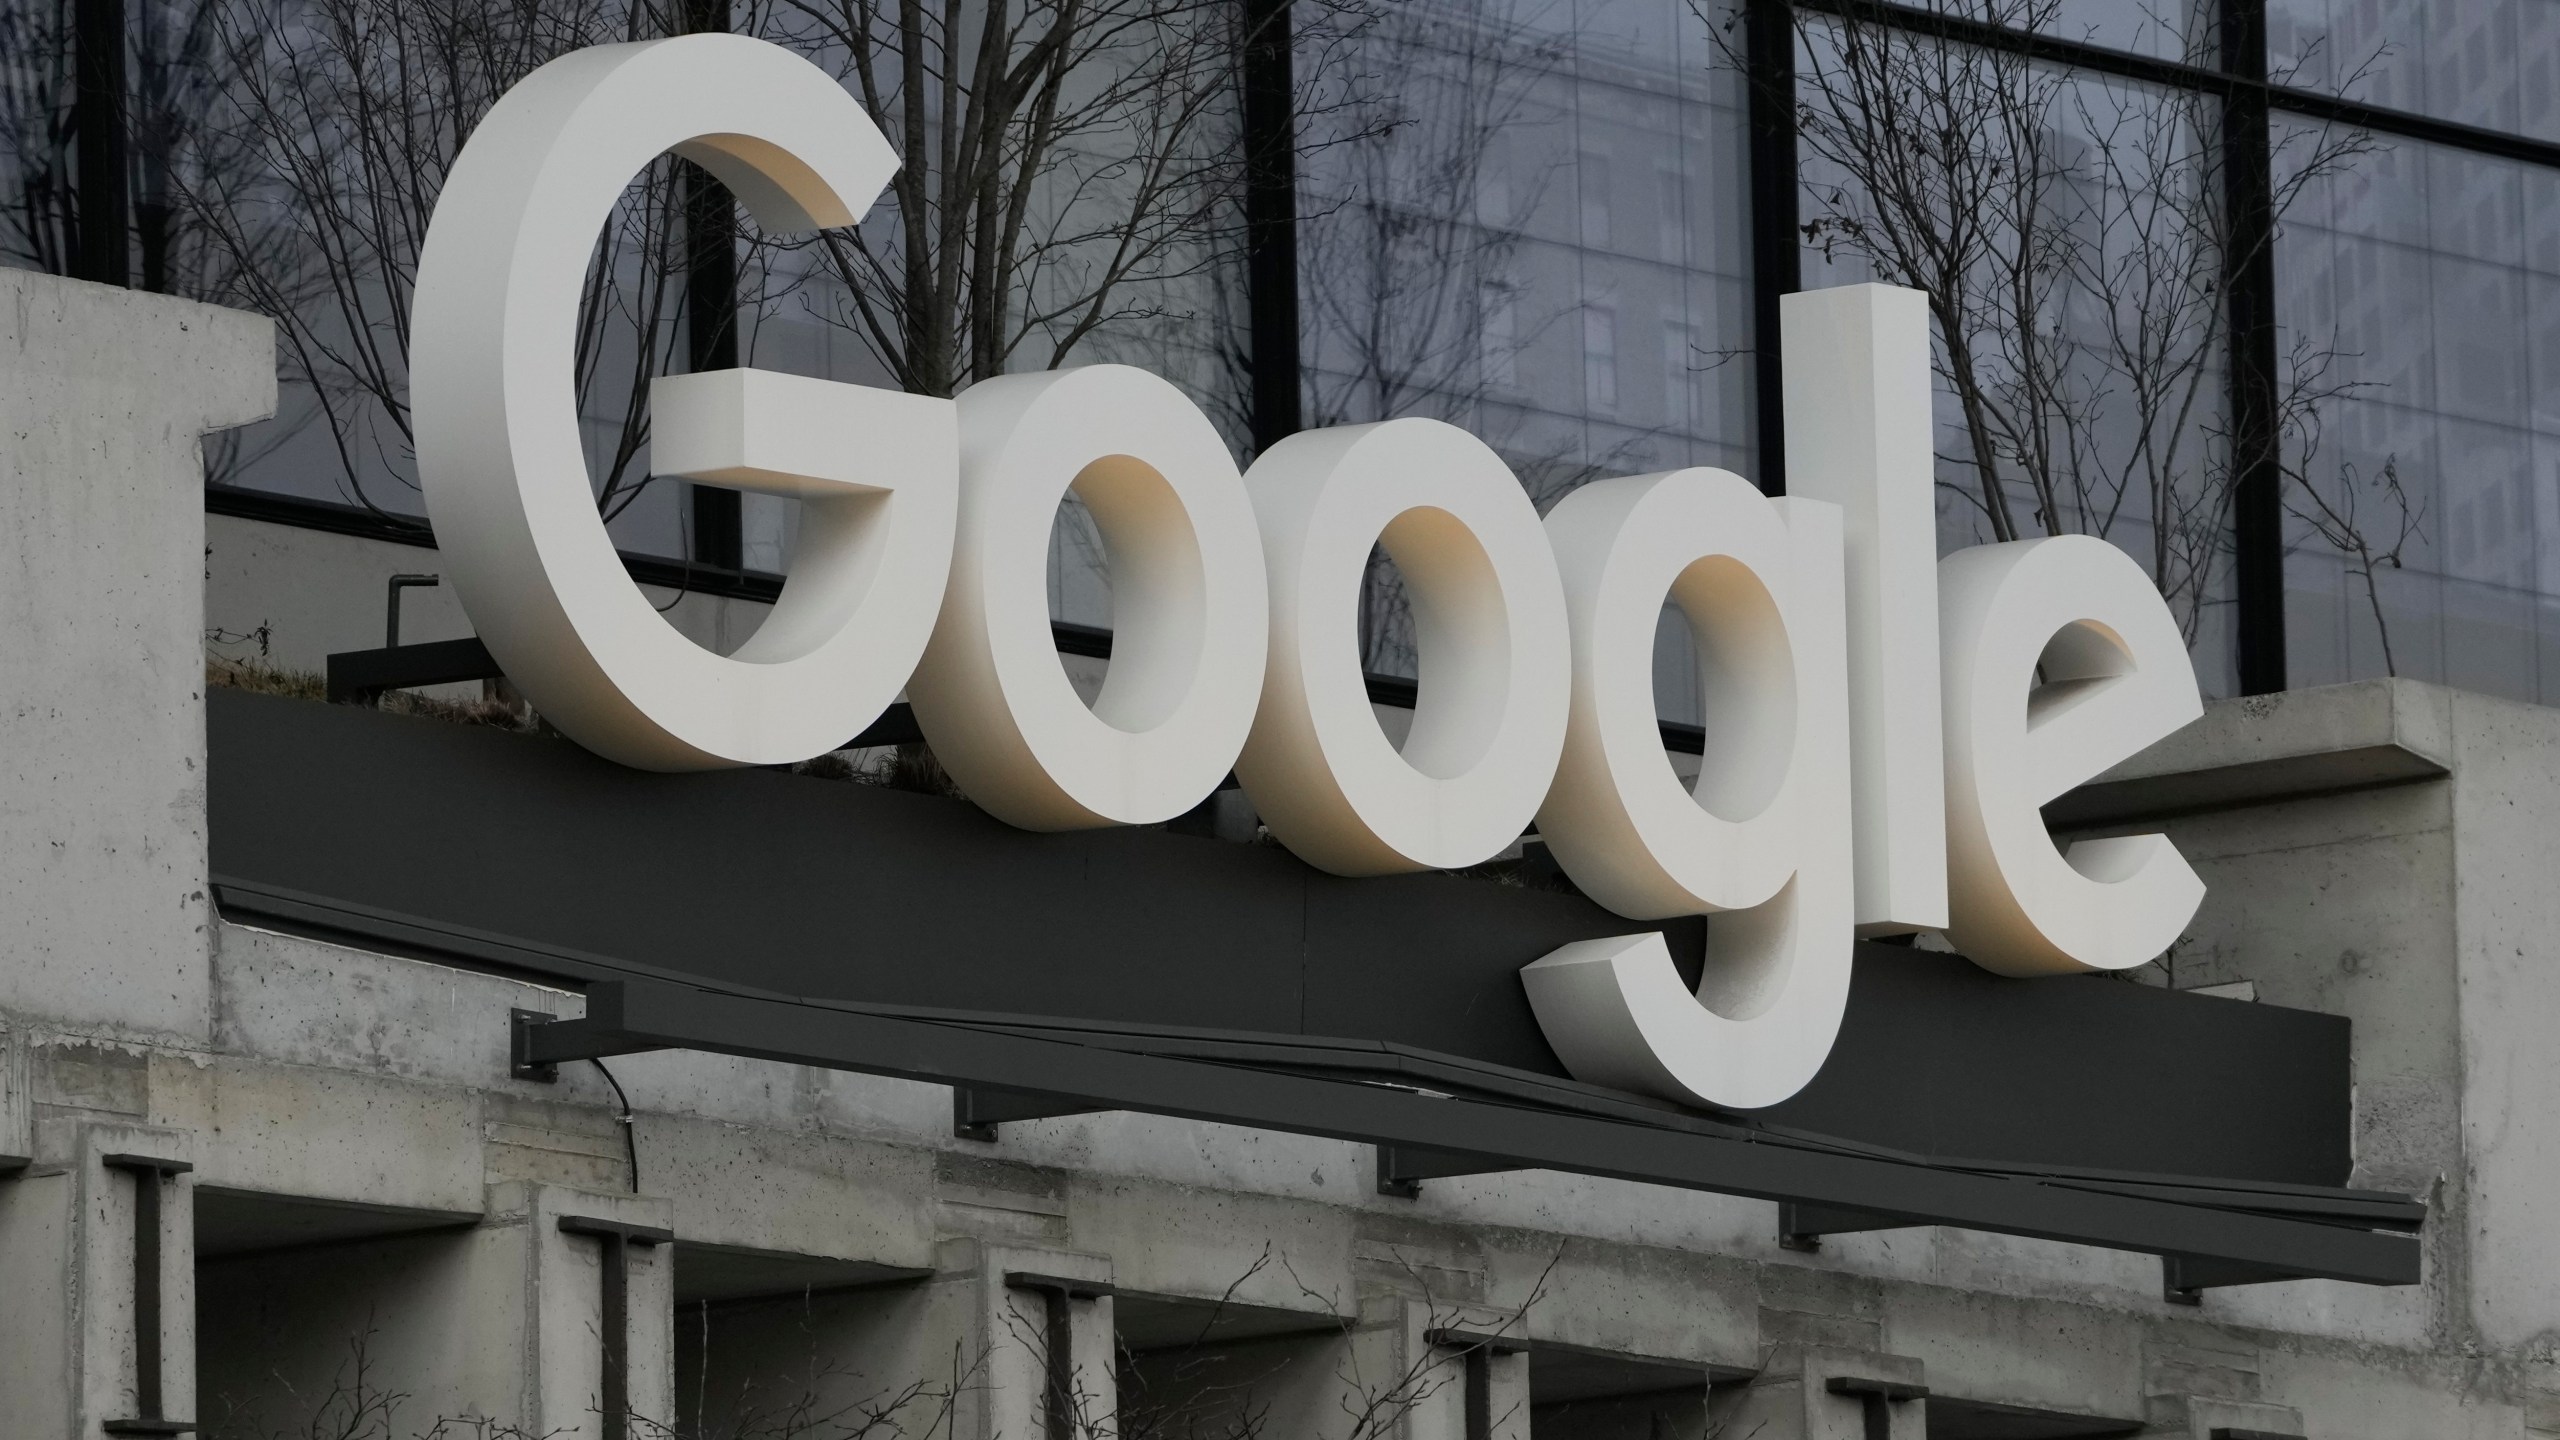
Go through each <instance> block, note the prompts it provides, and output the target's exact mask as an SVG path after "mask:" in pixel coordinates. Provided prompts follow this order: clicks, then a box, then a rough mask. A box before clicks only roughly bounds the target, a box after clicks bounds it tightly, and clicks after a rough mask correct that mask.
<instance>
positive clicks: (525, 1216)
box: [468, 1181, 675, 1440]
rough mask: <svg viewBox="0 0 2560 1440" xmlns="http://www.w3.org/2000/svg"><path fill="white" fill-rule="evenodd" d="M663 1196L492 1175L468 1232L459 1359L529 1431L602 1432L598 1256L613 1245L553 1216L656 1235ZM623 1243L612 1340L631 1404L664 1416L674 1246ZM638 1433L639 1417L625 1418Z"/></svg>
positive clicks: (668, 1218)
mask: <svg viewBox="0 0 2560 1440" xmlns="http://www.w3.org/2000/svg"><path fill="white" fill-rule="evenodd" d="M674 1209H675V1207H674V1206H673V1205H672V1204H671V1203H670V1202H668V1201H665V1200H658V1199H652V1198H649V1197H646V1196H640V1195H614V1194H595V1193H592V1192H588V1191H581V1190H570V1189H566V1188H563V1187H561V1186H556V1185H539V1184H533V1183H530V1182H526V1181H509V1182H507V1183H505V1184H502V1185H496V1186H492V1187H491V1189H490V1192H489V1216H488V1219H487V1220H485V1221H483V1222H482V1223H481V1225H480V1226H479V1227H478V1228H477V1229H476V1230H475V1231H474V1232H473V1233H474V1238H475V1239H476V1240H477V1241H478V1242H479V1243H478V1246H477V1250H478V1254H477V1255H475V1256H474V1258H473V1261H472V1281H473V1284H472V1286H471V1294H470V1296H469V1304H470V1306H471V1311H470V1316H471V1319H470V1320H469V1322H468V1323H470V1324H472V1326H473V1328H475V1329H478V1330H480V1331H481V1335H480V1336H479V1337H478V1339H477V1343H476V1344H474V1345H473V1346H472V1349H473V1351H474V1352H475V1353H473V1354H472V1355H471V1356H470V1357H469V1361H468V1369H469V1370H471V1371H473V1372H476V1373H482V1374H485V1375H486V1376H487V1377H488V1380H489V1382H490V1383H489V1385H488V1386H487V1393H488V1394H490V1395H491V1396H492V1397H493V1398H495V1397H498V1396H505V1397H506V1398H507V1403H509V1404H510V1408H511V1410H512V1414H511V1415H506V1416H501V1417H499V1418H502V1419H507V1420H509V1421H511V1422H512V1423H513V1424H515V1425H517V1426H518V1427H520V1428H521V1429H523V1430H524V1431H525V1432H526V1433H528V1434H533V1435H543V1436H557V1437H559V1440H602V1437H605V1436H608V1435H610V1434H611V1433H612V1432H611V1431H610V1430H609V1428H608V1427H607V1424H606V1417H605V1413H604V1400H605V1396H604V1379H605V1343H606V1331H605V1315H604V1311H605V1294H606V1290H605V1285H606V1276H605V1266H606V1262H607V1258H608V1256H609V1255H610V1254H611V1250H612V1247H611V1246H610V1245H609V1244H608V1243H607V1242H606V1241H604V1240H603V1239H600V1238H598V1237H596V1236H594V1235H590V1234H581V1233H572V1231H570V1230H564V1229H563V1228H562V1223H561V1222H562V1221H564V1220H568V1221H572V1222H599V1221H600V1222H603V1223H604V1224H607V1225H621V1226H629V1227H635V1228H638V1229H643V1230H652V1231H655V1232H657V1233H658V1234H660V1235H664V1234H665V1233H666V1232H667V1231H668V1229H669V1227H670V1225H671V1224H672V1222H673V1220H674ZM622 1248H623V1257H624V1260H625V1263H626V1266H627V1269H626V1271H625V1278H624V1311H625V1314H624V1330H623V1342H624V1344H625V1346H626V1347H627V1348H626V1349H625V1350H624V1352H623V1353H624V1356H625V1358H626V1365H627V1382H626V1392H625V1393H626V1400H627V1403H628V1405H629V1407H630V1414H631V1415H633V1416H634V1417H637V1418H638V1419H639V1420H641V1421H644V1422H651V1423H654V1424H656V1425H672V1424H673V1423H674V1416H675V1256H674V1251H673V1250H672V1249H671V1248H670V1247H669V1246H668V1245H666V1244H663V1243H659V1244H628V1245H626V1246H624V1247H622ZM625 1433H627V1434H629V1435H631V1436H634V1437H637V1436H645V1435H647V1434H648V1433H650V1431H649V1425H647V1424H642V1425H634V1426H630V1427H626V1431H625Z"/></svg>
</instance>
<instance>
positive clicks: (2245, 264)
mask: <svg viewBox="0 0 2560 1440" xmlns="http://www.w3.org/2000/svg"><path fill="white" fill-rule="evenodd" d="M2220 8H2221V16H2220V19H2221V25H2222V68H2223V69H2224V70H2225V71H2227V72H2229V73H2230V74H2231V75H2232V76H2233V77H2234V78H2235V79H2237V80H2239V81H2240V82H2241V83H2240V84H2237V85H2234V86H2232V87H2231V88H2230V89H2229V91H2228V92H2226V93H2227V98H2226V99H2225V101H2224V103H2223V111H2222V167H2223V177H2222V179H2223V203H2224V206H2225V209H2226V210H2227V212H2228V214H2227V217H2226V219H2227V225H2228V238H2227V239H2226V240H2225V242H2224V244H2225V249H2224V252H2223V294H2224V297H2225V303H2226V304H2227V305H2228V306H2229V307H2230V315H2229V323H2230V327H2231V381H2230V384H2231V465H2232V481H2233V483H2232V492H2231V530H2232V535H2231V540H2232V550H2233V564H2232V578H2233V581H2234V583H2235V586H2236V588H2237V590H2238V595H2237V600H2238V606H2237V609H2238V620H2239V633H2238V635H2237V637H2236V640H2237V644H2236V646H2235V649H2236V651H2237V654H2238V660H2239V671H2240V676H2239V679H2240V693H2241V694H2243V695H2268V694H2273V693H2274V692H2276V691H2279V690H2282V689H2283V688H2285V653H2284V650H2285V643H2284V469H2283V455H2282V453H2281V450H2280V447H2281V446H2282V444H2283V440H2284V437H2283V435H2282V434H2281V433H2280V432H2279V429H2278V421H2277V416H2276V383H2277V382H2276V368H2277V366H2276V313H2275V312H2276V258H2275V205H2274V198H2273V192H2274V180H2273V177H2272V175H2271V173H2270V169H2271V165H2272V150H2271V146H2270V142H2269V139H2268V123H2267V94H2266V90H2265V88H2264V84H2265V81H2266V78H2267V5H2266V0H2221V7H2220Z"/></svg>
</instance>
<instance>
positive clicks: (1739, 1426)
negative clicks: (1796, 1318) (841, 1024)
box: [1714, 1345, 1929, 1440]
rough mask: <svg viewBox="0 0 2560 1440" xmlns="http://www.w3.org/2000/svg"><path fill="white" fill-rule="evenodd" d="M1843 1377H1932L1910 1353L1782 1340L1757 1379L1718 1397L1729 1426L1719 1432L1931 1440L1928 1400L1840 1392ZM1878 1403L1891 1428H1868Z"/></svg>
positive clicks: (1913, 1381)
mask: <svg viewBox="0 0 2560 1440" xmlns="http://www.w3.org/2000/svg"><path fill="white" fill-rule="evenodd" d="M1835 1379H1840V1380H1847V1381H1850V1382H1853V1383H1854V1382H1877V1381H1880V1382H1884V1383H1885V1384H1886V1385H1887V1386H1918V1385H1922V1384H1924V1383H1925V1380H1924V1378H1923V1374H1922V1369H1921V1364H1920V1362H1919V1361H1918V1360H1915V1359H1912V1358H1911V1357H1909V1356H1906V1355H1886V1354H1881V1353H1878V1352H1875V1351H1867V1350H1841V1349H1834V1348H1831V1347H1828V1346H1819V1345H1781V1346H1779V1347H1778V1348H1777V1349H1776V1350H1775V1351H1773V1352H1771V1354H1770V1356H1769V1359H1768V1361H1767V1363H1765V1364H1764V1365H1762V1366H1761V1367H1760V1374H1759V1376H1758V1377H1757V1378H1756V1379H1754V1380H1752V1381H1751V1383H1750V1384H1748V1385H1740V1386H1735V1387H1734V1388H1733V1389H1732V1390H1731V1391H1729V1392H1726V1393H1724V1394H1720V1395H1719V1396H1718V1397H1717V1398H1716V1401H1715V1404H1714V1411H1715V1418H1716V1420H1717V1422H1718V1423H1719V1424H1720V1425H1721V1426H1722V1427H1723V1428H1722V1430H1720V1431H1719V1432H1717V1433H1720V1434H1727V1435H1750V1436H1753V1437H1755V1440H1927V1436H1928V1433H1929V1415H1928V1401H1926V1400H1921V1399H1911V1400H1883V1399H1871V1398H1869V1397H1867V1396H1864V1395H1843V1394H1836V1393H1834V1392H1833V1391H1832V1388H1831V1382H1832V1381H1833V1380H1835ZM1878 1406H1880V1407H1881V1410H1882V1419H1883V1423H1884V1426H1885V1429H1884V1431H1883V1432H1882V1433H1881V1434H1878V1433H1877V1432H1876V1431H1874V1430H1871V1429H1870V1428H1869V1426H1868V1413H1869V1410H1870V1409H1871V1408H1873V1407H1878Z"/></svg>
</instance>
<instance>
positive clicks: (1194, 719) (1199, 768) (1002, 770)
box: [907, 365, 1269, 830]
mask: <svg viewBox="0 0 2560 1440" xmlns="http://www.w3.org/2000/svg"><path fill="white" fill-rule="evenodd" d="M960 435H961V441H960V447H961V449H960V456H961V458H960V520H959V532H958V540H957V543H956V545H955V546H954V549H953V552H952V563H951V583H950V585H949V587H948V589H947V590H946V591H945V592H944V595H943V602H942V615H941V618H940V620H939V621H938V622H937V623H936V624H935V626H934V632H933V643H932V644H931V645H930V646H928V647H927V648H926V650H925V656H924V662H923V664H921V665H920V666H918V667H917V670H916V674H915V678H914V679H913V680H912V681H911V682H909V684H908V687H907V697H908V699H909V700H910V701H911V702H912V703H913V704H914V706H915V713H916V721H917V723H918V724H919V725H920V726H922V727H923V729H924V732H925V737H926V738H927V739H928V740H930V741H931V742H932V744H933V751H934V755H935V757H936V758H937V759H939V760H940V761H941V762H942V764H943V767H944V768H945V769H947V770H949V771H950V772H951V776H952V778H953V779H955V780H957V781H958V782H959V783H960V788H961V789H962V790H964V791H966V792H967V793H968V795H969V797H970V798H971V799H973V800H975V801H977V802H978V804H979V805H981V806H983V807H984V808H985V809H986V810H987V811H988V812H989V813H991V814H993V815H995V816H996V817H998V818H999V819H1002V820H1005V821H1008V822H1010V823H1012V824H1015V825H1019V826H1022V827H1023V828H1025V829H1030V830H1076V829H1085V828H1089V827H1093V826H1101V825H1143V824H1150V823H1153V822H1156V821H1160V820H1169V819H1171V818H1173V817H1174V816H1176V815H1179V814H1181V813H1183V812H1184V811H1186V810H1189V809H1190V808H1191V807H1193V806H1194V805H1197V804H1199V803H1200V801H1201V800H1202V799H1203V798H1205V797H1206V796H1208V795H1209V794H1210V793H1211V792H1212V791H1214V790H1216V789H1217V788H1218V782H1219V781H1220V780H1222V779H1224V778H1225V777H1226V774H1227V770H1228V767H1229V766H1231V765H1233V764H1234V763H1235V757H1236V752H1237V751H1238V750H1239V749H1240V748H1242V746H1243V744H1244V738H1245V732H1246V731H1247V730H1248V729H1250V728H1251V727H1252V724H1253V711H1254V705H1255V703H1256V701H1257V699H1258V698H1259V696H1260V695H1261V691H1262V661H1263V646H1264V644H1265V643H1266V638H1267V634H1268V621H1267V619H1266V616H1267V613H1268V610H1267V607H1268V603H1269V602H1268V597H1267V594H1266V591H1265V588H1264V585H1263V557H1262V543H1261V540H1260V538H1259V537H1258V536H1257V535H1256V533H1255V530H1254V518H1253V506H1252V504H1251V503H1250V502H1249V501H1247V499H1246V498H1245V491H1244V484H1243V480H1242V477H1240V476H1239V475H1238V474H1237V473H1236V463H1235V459H1234V457H1233V456H1231V455H1230V454H1228V452H1227V447H1226V442H1225V441H1224V440H1222V439H1220V438H1219V436H1218V432H1217V429H1216V427H1214V426H1212V425H1211V424H1210V423H1209V419H1208V417H1207V416H1205V415H1202V414H1201V413H1200V410H1199V408H1198V407H1197V406H1195V405H1193V404H1192V403H1191V402H1190V401H1189V400H1188V399H1186V398H1184V396H1183V394H1182V392H1181V391H1179V390H1176V389H1175V388H1174V387H1173V386H1172V385H1170V384H1167V383H1166V382H1165V381H1163V380H1162V379H1159V378H1158V377H1156V376H1154V375H1150V374H1148V373H1147V372H1145V371H1143V370H1136V369H1132V368H1130V367H1128V366H1125V365H1094V366H1088V367H1085V368H1082V369H1076V370H1059V371H1052V372H1049V373H1046V374H1039V375H1007V376H1002V377H999V378H996V379H992V380H986V381H982V382H980V383H979V384H977V385H976V386H973V387H972V388H971V389H970V390H969V391H968V392H967V393H966V394H964V395H962V396H961V397H960ZM1069 489H1073V490H1074V491H1075V493H1076V494H1077V496H1078V497H1079V498H1081V499H1082V500H1083V501H1084V502H1085V505H1086V506H1087V508H1089V509H1090V510H1091V511H1092V512H1093V517H1094V520H1095V522H1096V523H1097V525H1098V526H1099V527H1100V529H1101V531H1102V540H1103V546H1104V551H1105V557H1106V559H1107V562H1108V563H1109V565H1110V568H1111V618H1112V643H1111V668H1110V672H1109V674H1108V675H1107V676H1106V678H1105V679H1104V681H1103V686H1102V693H1101V694H1100V695H1099V696H1097V697H1096V698H1095V700H1094V703H1093V704H1092V705H1091V706H1090V707H1088V706H1087V705H1086V704H1085V703H1084V701H1083V699H1082V698H1081V697H1079V696H1078V695H1077V694H1076V691H1075V687H1074V686H1073V685H1072V684H1071V683H1069V681H1068V680H1067V674H1066V671H1065V669H1064V668H1062V667H1061V666H1060V665H1059V664H1058V651H1057V644H1056V641H1055V640H1054V638H1053V637H1052V635H1051V632H1050V629H1049V601H1048V556H1049V536H1050V532H1051V530H1052V528H1053V527H1054V525H1055V523H1056V517H1057V510H1058V502H1059V501H1060V500H1061V499H1063V498H1064V497H1065V496H1066V494H1067V492H1068V490H1069Z"/></svg>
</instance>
